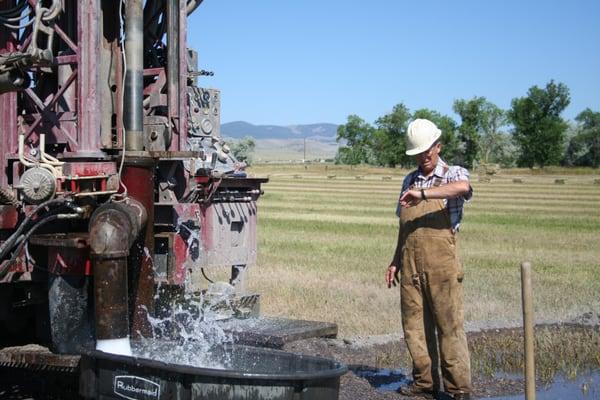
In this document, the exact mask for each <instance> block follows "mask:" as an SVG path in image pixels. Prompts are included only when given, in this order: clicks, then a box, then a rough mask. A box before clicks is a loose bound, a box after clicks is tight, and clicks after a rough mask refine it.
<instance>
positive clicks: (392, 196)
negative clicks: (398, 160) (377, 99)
mask: <svg viewBox="0 0 600 400" xmlns="http://www.w3.org/2000/svg"><path fill="white" fill-rule="evenodd" d="M251 172H252V173H254V174H255V175H256V176H269V179H270V181H269V183H268V184H265V185H264V190H265V195H264V196H263V197H261V199H260V200H259V225H258V230H259V233H258V235H259V257H258V263H257V265H256V266H255V267H254V268H252V269H251V272H250V276H249V286H250V288H251V289H252V290H255V291H257V292H258V293H261V295H262V297H261V311H262V313H263V314H266V315H281V316H289V317H293V318H302V319H312V320H322V321H332V322H335V323H337V324H338V326H339V329H340V336H341V337H346V336H353V335H375V334H387V333H395V332H398V331H399V329H400V314H399V303H400V293H399V289H398V288H392V289H388V288H387V287H386V286H385V284H384V273H385V270H386V268H387V266H388V265H389V262H390V259H391V257H392V253H393V251H394V248H395V245H396V238H397V232H398V219H397V218H396V216H395V208H396V202H397V200H398V192H399V190H400V186H401V184H402V178H403V177H404V174H405V173H406V172H407V171H401V170H398V169H388V170H386V169H378V168H354V169H350V168H349V167H338V166H324V165H309V166H307V167H306V168H305V167H303V166H265V167H261V166H256V167H254V168H253V169H252V170H251ZM519 173H520V175H519ZM598 178H600V176H599V175H598V171H596V172H594V171H589V173H588V174H580V175H565V176H558V175H555V174H540V175H530V174H528V173H527V171H521V172H519V171H516V172H515V171H512V172H511V171H509V172H501V173H500V174H499V175H496V176H493V177H492V178H491V182H480V181H479V178H478V175H477V174H473V175H472V185H473V188H474V197H473V200H472V201H471V202H470V203H469V204H468V205H467V206H466V208H465V215H464V219H463V223H462V226H461V231H460V246H461V256H462V261H463V264H464V267H465V280H464V287H465V318H466V321H467V323H468V324H470V323H475V324H477V325H479V324H480V323H490V322H491V323H492V324H493V325H498V324H505V323H507V324H515V323H518V321H519V320H520V319H521V305H520V270H519V266H520V263H521V262H522V261H525V260H526V261H530V262H531V263H532V264H533V267H534V277H533V284H534V298H535V300H534V302H535V312H536V314H535V317H536V320H539V321H556V320H563V321H564V320H569V319H572V318H574V317H576V316H579V315H581V314H582V313H585V312H589V311H594V312H596V313H598V312H600V295H599V293H600V184H598V183H597V181H596V180H597V179H598ZM556 179H564V184H557V183H555V180H556ZM519 180H521V182H515V181H519Z"/></svg>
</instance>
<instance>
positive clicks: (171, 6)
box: [167, 0, 181, 144]
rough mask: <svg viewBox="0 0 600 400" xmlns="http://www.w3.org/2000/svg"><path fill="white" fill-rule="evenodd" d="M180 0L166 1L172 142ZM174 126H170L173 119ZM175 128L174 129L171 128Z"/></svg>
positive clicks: (176, 106) (177, 102) (176, 100)
mask: <svg viewBox="0 0 600 400" xmlns="http://www.w3.org/2000/svg"><path fill="white" fill-rule="evenodd" d="M179 2H180V0H171V1H167V109H168V111H167V112H168V114H169V115H168V119H169V138H168V140H167V143H168V144H170V143H172V137H173V131H174V130H177V132H178V134H179V135H181V132H179V124H178V122H179V118H180V117H181V116H180V115H178V114H179V9H180V3H179ZM174 118H177V119H176V121H175V127H173V126H172V124H173V122H174V121H173V119H174ZM173 128H175V129H173Z"/></svg>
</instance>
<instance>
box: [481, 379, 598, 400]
mask: <svg viewBox="0 0 600 400" xmlns="http://www.w3.org/2000/svg"><path fill="white" fill-rule="evenodd" d="M490 399H492V400H517V399H523V394H517V395H514V396H502V397H490ZM536 399H537V400H592V399H600V372H592V373H587V374H581V375H579V376H578V377H577V378H575V379H567V378H565V377H563V376H557V377H556V378H555V379H554V380H553V382H552V383H550V384H548V385H545V386H542V387H539V386H538V387H536Z"/></svg>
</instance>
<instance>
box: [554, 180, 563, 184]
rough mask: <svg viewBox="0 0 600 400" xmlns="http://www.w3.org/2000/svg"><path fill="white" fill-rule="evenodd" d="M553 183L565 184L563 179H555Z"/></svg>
mask: <svg viewBox="0 0 600 400" xmlns="http://www.w3.org/2000/svg"><path fill="white" fill-rule="evenodd" d="M554 183H555V184H556V185H564V184H565V180H564V179H555V180H554Z"/></svg>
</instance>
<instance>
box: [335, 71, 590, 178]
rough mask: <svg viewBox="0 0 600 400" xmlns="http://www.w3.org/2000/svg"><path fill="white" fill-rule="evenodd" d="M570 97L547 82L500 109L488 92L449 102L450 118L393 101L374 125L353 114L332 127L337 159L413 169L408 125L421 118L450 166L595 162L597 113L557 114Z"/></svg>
mask: <svg viewBox="0 0 600 400" xmlns="http://www.w3.org/2000/svg"><path fill="white" fill-rule="evenodd" d="M570 101H571V99H570V95H569V88H568V87H567V86H566V85H565V84H563V83H556V82H554V81H550V82H549V83H547V84H546V86H545V87H544V88H540V87H537V86H532V87H531V88H530V89H529V90H528V92H527V95H526V96H523V97H518V98H515V99H513V100H512V102H511V107H510V109H508V110H502V109H501V108H499V107H498V106H496V105H495V104H493V103H492V102H490V101H488V100H487V99H486V98H485V97H474V98H472V99H470V100H465V99H458V100H455V101H454V104H453V107H452V109H453V111H454V112H455V113H456V114H458V116H459V117H460V123H457V122H456V121H455V120H454V119H453V118H451V117H449V116H447V115H443V114H441V113H439V112H437V111H435V110H430V109H427V108H423V109H419V110H416V111H414V112H411V111H410V110H409V109H408V107H406V105H404V104H403V103H400V104H397V105H396V106H394V108H393V110H392V112H390V113H389V114H386V115H384V116H382V117H380V118H378V119H377V120H376V121H375V124H374V125H371V124H369V123H367V122H366V121H364V120H363V119H362V118H360V117H359V116H357V115H350V116H348V120H347V122H346V123H345V124H343V125H340V126H339V127H338V130H337V141H338V143H340V144H343V145H341V146H340V148H339V150H338V153H337V155H336V162H337V163H341V164H351V165H356V164H361V163H364V164H371V165H381V166H389V167H395V166H410V165H413V164H414V161H413V160H412V157H410V156H407V155H405V154H404V151H405V149H406V144H405V136H406V131H407V128H408V124H409V122H410V121H411V120H413V119H416V118H426V119H429V120H431V121H432V122H434V123H435V124H436V125H437V126H438V127H439V128H440V129H441V130H442V137H441V141H442V144H443V157H444V159H445V160H446V161H448V162H450V163H452V164H458V165H463V166H465V167H468V168H472V167H474V166H476V165H478V164H487V163H496V164H500V165H502V166H503V167H512V166H519V167H529V168H533V167H535V166H538V167H545V166H550V165H564V166H589V167H595V168H598V167H600V112H596V111H592V110H591V109H589V108H587V109H585V110H584V111H582V112H581V113H579V114H578V115H577V117H576V118H575V121H574V122H571V123H569V122H567V121H566V120H565V119H563V118H562V117H561V114H562V112H563V111H564V110H565V108H567V106H568V105H569V103H570Z"/></svg>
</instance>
